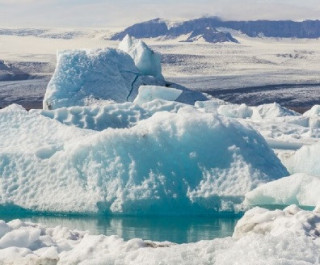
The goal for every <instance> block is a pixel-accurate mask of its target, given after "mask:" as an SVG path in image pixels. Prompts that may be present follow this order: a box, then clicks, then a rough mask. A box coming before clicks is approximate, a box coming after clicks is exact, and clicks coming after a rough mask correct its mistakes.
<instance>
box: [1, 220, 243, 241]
mask: <svg viewBox="0 0 320 265" xmlns="http://www.w3.org/2000/svg"><path fill="white" fill-rule="evenodd" d="M17 218H19V219H21V220H24V221H31V222H36V223H42V224H44V225H46V226H50V227H51V226H58V225H61V226H65V227H68V228H70V229H77V230H88V231H89V232H90V233H91V234H104V235H118V236H120V237H122V238H124V239H125V240H128V239H132V238H142V239H145V240H153V241H171V242H176V243H189V242H196V241H200V240H210V239H214V238H218V237H227V236H231V235H232V233H233V230H234V226H235V225H236V222H237V221H238V220H239V217H188V216H183V217H172V216H168V217H95V218H93V217H55V216H28V217H17V216H14V217H10V216H0V219H3V220H5V221H9V220H12V219H17Z"/></svg>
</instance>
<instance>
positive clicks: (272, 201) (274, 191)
mask: <svg viewBox="0 0 320 265" xmlns="http://www.w3.org/2000/svg"><path fill="white" fill-rule="evenodd" d="M319 194H320V177H313V176H309V175H306V174H302V173H300V174H294V175H291V176H289V177H284V178H281V179H278V180H275V181H271V182H268V183H266V184H263V185H261V186H259V187H258V188H256V189H254V190H252V191H250V192H248V193H247V194H246V199H245V204H247V205H249V206H252V205H259V206H266V205H268V206H271V205H275V206H278V205H282V206H287V205H291V204H297V205H299V206H313V207H315V206H317V205H318V204H320V196H319Z"/></svg>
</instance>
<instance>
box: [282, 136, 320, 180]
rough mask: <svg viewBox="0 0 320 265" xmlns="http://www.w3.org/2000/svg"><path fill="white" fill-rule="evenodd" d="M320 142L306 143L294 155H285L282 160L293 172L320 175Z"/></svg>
mask: <svg viewBox="0 0 320 265" xmlns="http://www.w3.org/2000/svg"><path fill="white" fill-rule="evenodd" d="M319 157H320V143H319V142H318V143H316V144H313V145H305V146H303V147H301V148H300V149H299V150H298V151H296V152H295V153H294V154H293V155H291V156H288V157H283V158H282V162H283V163H284V165H285V166H286V167H287V169H288V171H289V172H290V173H291V174H293V173H306V174H309V175H312V176H318V177H320V163H319Z"/></svg>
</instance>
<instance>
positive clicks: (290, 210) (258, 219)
mask: <svg viewBox="0 0 320 265" xmlns="http://www.w3.org/2000/svg"><path fill="white" fill-rule="evenodd" d="M319 224H320V214H319V213H317V212H316V211H314V212H309V211H303V210H301V209H300V208H299V207H297V206H296V205H290V206H288V207H287V208H285V209H284V210H283V211H281V210H275V211H268V210H266V209H263V208H259V207H256V208H253V209H251V210H249V211H248V212H246V213H245V215H244V216H243V217H242V218H241V219H240V220H239V221H238V223H237V225H236V227H235V231H234V233H233V237H234V238H241V237H244V236H246V235H248V234H249V233H254V234H260V235H273V236H284V237H286V236H285V234H286V233H288V232H290V233H292V234H294V235H296V236H297V237H299V236H305V235H307V236H310V237H317V238H318V237H319V235H320V226H319Z"/></svg>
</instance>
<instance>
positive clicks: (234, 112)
mask: <svg viewBox="0 0 320 265" xmlns="http://www.w3.org/2000/svg"><path fill="white" fill-rule="evenodd" d="M218 113H219V114H221V115H223V116H226V117H230V118H241V119H245V118H251V116H252V113H253V111H252V109H251V108H250V107H248V106H247V105H246V104H241V105H233V104H232V105H221V106H219V107H218Z"/></svg>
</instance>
